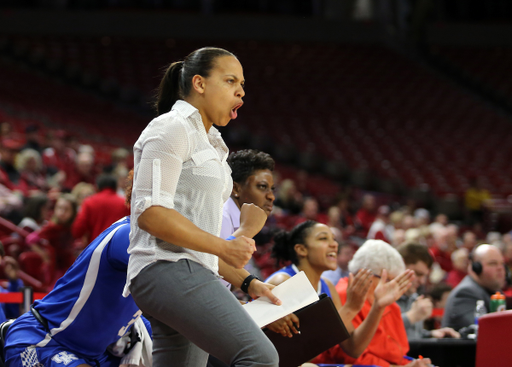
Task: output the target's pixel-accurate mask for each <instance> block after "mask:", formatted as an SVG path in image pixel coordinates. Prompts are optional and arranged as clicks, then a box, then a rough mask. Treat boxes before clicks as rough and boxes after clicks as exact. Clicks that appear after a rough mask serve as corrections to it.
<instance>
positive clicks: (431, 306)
mask: <svg viewBox="0 0 512 367" xmlns="http://www.w3.org/2000/svg"><path fill="white" fill-rule="evenodd" d="M1 133H2V137H1V144H0V215H1V217H2V218H4V219H6V220H7V221H8V222H9V223H11V224H13V225H15V226H17V227H18V229H19V230H21V232H20V231H18V232H16V231H13V230H12V228H10V227H9V226H7V227H5V226H0V241H2V242H3V243H4V248H5V255H6V256H5V257H4V260H3V267H2V268H3V276H2V278H4V279H7V278H9V279H11V278H12V271H11V272H9V277H8V276H7V275H8V272H7V271H6V270H5V265H6V264H9V269H12V267H14V268H15V269H20V270H21V271H22V272H24V273H26V274H28V275H29V276H31V277H32V278H33V279H35V280H37V281H38V282H39V283H37V282H35V283H34V284H36V288H37V287H39V290H43V291H48V290H50V289H51V288H52V286H53V284H54V283H55V281H56V280H57V279H58V278H59V277H60V276H62V274H63V273H64V272H65V271H66V270H67V268H68V267H69V266H70V265H71V264H72V263H73V261H74V259H75V258H76V256H77V255H78V254H79V253H80V251H81V250H82V249H83V248H84V247H85V246H86V245H87V244H88V243H89V242H90V241H91V240H92V239H93V238H94V237H96V236H97V235H98V234H99V233H101V232H102V231H103V229H105V228H107V227H108V226H109V225H110V224H111V223H112V222H114V221H116V220H117V219H120V218H121V217H123V216H125V215H128V214H129V212H128V209H127V208H126V206H125V203H124V201H123V197H122V195H123V190H124V184H125V180H126V177H127V174H128V171H129V169H130V168H131V165H132V162H131V154H130V152H129V150H127V149H124V148H119V149H115V150H114V149H113V150H112V154H111V162H110V164H108V165H103V164H99V163H98V162H97V160H96V157H95V151H94V149H93V148H92V147H91V146H90V145H87V144H82V142H80V141H79V139H77V138H76V137H75V138H74V137H72V136H71V135H70V134H68V133H67V132H64V131H61V130H48V131H47V133H46V135H44V136H43V134H42V133H41V131H40V129H39V128H38V126H35V125H33V126H28V127H27V128H26V129H25V131H24V133H22V134H19V133H18V134H16V133H14V132H13V129H12V126H10V125H9V124H8V123H5V122H4V123H3V124H2V125H1ZM275 176H276V177H275V184H276V191H275V194H276V200H275V203H274V209H273V211H272V214H271V215H270V217H269V220H268V221H267V225H266V227H265V228H264V230H263V231H262V232H261V233H260V234H259V235H258V236H257V237H256V242H257V245H258V246H257V248H258V251H257V252H256V253H255V254H254V264H255V266H256V267H257V269H256V271H257V272H259V275H260V276H261V277H262V278H265V277H267V276H268V275H269V274H271V273H273V272H274V271H276V270H277V269H278V268H279V267H280V266H282V265H284V264H276V262H275V260H274V259H272V258H271V255H270V253H271V251H270V249H271V246H272V236H273V234H274V233H275V231H276V230H278V229H285V230H290V229H291V228H293V227H294V226H296V225H297V224H299V223H302V222H304V221H307V220H314V221H317V222H320V223H324V224H327V225H328V226H329V227H331V229H332V231H333V233H334V235H335V238H336V240H337V241H338V243H340V247H339V248H340V249H339V257H338V265H339V267H338V269H337V270H336V271H332V272H330V273H329V274H326V277H329V279H331V280H332V281H333V283H334V284H336V283H337V281H338V280H339V279H340V278H342V277H346V276H347V275H348V263H349V261H350V260H351V258H352V256H353V254H354V252H355V251H356V250H357V249H358V248H359V247H360V246H361V245H362V243H364V241H365V240H366V239H378V240H383V241H385V242H387V243H389V244H391V245H392V246H393V247H395V248H397V249H398V250H399V251H401V250H400V249H401V248H402V246H404V244H410V243H414V244H416V245H418V246H421V247H423V248H424V249H426V251H428V254H429V256H431V258H432V262H429V261H424V263H425V269H423V272H422V274H418V272H417V271H416V270H418V269H414V270H415V271H416V273H417V276H418V278H421V279H422V281H421V282H420V283H419V284H417V287H416V288H417V289H416V288H415V295H414V298H411V299H410V300H409V301H410V302H409V308H410V309H412V310H413V311H416V312H417V313H423V314H422V315H421V317H418V316H417V315H416V316H414V317H413V321H414V322H411V324H415V323H418V322H420V323H421V325H419V324H418V325H417V326H415V327H416V335H436V332H434V333H433V334H432V333H431V332H426V331H422V330H424V328H427V329H430V330H438V329H440V326H441V317H442V311H440V310H437V311H435V312H432V310H436V309H442V308H443V305H444V303H446V298H447V297H448V294H449V290H450V289H452V288H455V287H456V286H457V285H458V284H459V283H460V282H461V281H462V280H463V279H464V278H465V277H466V275H467V273H468V264H469V262H470V260H469V259H470V254H471V253H472V252H473V250H474V249H475V248H476V247H477V246H478V245H479V244H481V243H489V244H491V245H493V246H494V247H496V248H497V249H498V250H499V251H500V252H501V253H502V254H503V256H504V259H505V262H506V265H507V267H509V268H510V267H512V235H511V234H510V233H503V234H501V233H497V232H489V233H485V232H484V231H482V229H481V228H482V226H481V214H480V213H479V212H476V213H475V212H472V213H470V214H471V215H470V216H469V221H468V222H467V224H466V223H463V224H462V225H461V223H460V222H457V223H454V222H451V221H450V219H449V218H448V217H447V216H446V215H444V214H442V213H438V214H436V215H435V216H434V214H435V213H431V212H429V211H428V210H426V209H424V208H417V207H414V205H411V203H410V202H407V204H406V205H403V206H400V205H398V204H396V202H393V203H391V202H389V203H387V202H383V200H382V198H380V197H379V196H378V195H375V194H373V193H365V194H363V195H360V197H359V198H357V197H356V195H354V194H350V191H348V190H346V191H344V193H343V194H340V196H339V197H338V198H337V199H336V200H333V201H332V203H331V205H330V206H328V207H322V205H321V204H320V203H319V201H318V199H317V198H315V197H314V196H311V195H310V194H309V193H308V192H307V188H306V187H307V185H305V183H307V180H308V178H307V174H305V173H299V174H297V176H296V178H295V179H292V178H286V179H280V174H279V168H277V169H276V172H275ZM474 196H476V195H473V197H474ZM324 202H325V200H324V201H322V202H321V203H324ZM4 227H5V228H4ZM20 233H21V234H20ZM18 263H19V264H18ZM405 263H406V265H407V266H408V267H409V265H410V264H408V263H407V261H405ZM13 264H14V265H13ZM413 265H414V264H413ZM420 272H421V271H420ZM34 284H30V285H32V286H34ZM4 285H5V286H6V287H8V285H7V282H4ZM507 286H508V285H506V287H507ZM416 292H417V293H416ZM418 294H419V295H420V296H418ZM418 297H419V298H418ZM427 300H428V301H427ZM429 310H430V312H429ZM407 312H408V311H407ZM426 314H428V317H423V316H425V315H426ZM432 314H434V315H435V316H434V317H430V316H431V315H432ZM437 335H439V333H437Z"/></svg>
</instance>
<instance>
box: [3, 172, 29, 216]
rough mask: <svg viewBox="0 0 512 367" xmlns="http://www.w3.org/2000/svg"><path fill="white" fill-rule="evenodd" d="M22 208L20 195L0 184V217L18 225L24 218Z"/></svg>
mask: <svg viewBox="0 0 512 367" xmlns="http://www.w3.org/2000/svg"><path fill="white" fill-rule="evenodd" d="M0 175H1V172H0ZM22 207H23V201H22V200H21V197H20V195H18V193H16V192H14V191H12V190H10V189H8V188H7V187H6V186H4V185H3V184H2V183H0V215H1V216H2V217H3V218H5V219H7V220H10V221H11V222H13V223H18V222H20V221H21V219H22V218H23V217H22V214H21V211H22Z"/></svg>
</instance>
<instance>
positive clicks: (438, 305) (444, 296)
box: [424, 282, 452, 330]
mask: <svg viewBox="0 0 512 367" xmlns="http://www.w3.org/2000/svg"><path fill="white" fill-rule="evenodd" d="M451 291H452V287H450V286H449V285H448V284H446V283H443V282H440V283H437V284H436V285H434V287H433V288H432V289H431V290H430V292H429V293H428V297H429V298H430V299H431V300H432V305H433V306H434V310H433V312H432V317H431V318H429V319H427V320H425V324H424V325H425V329H427V330H436V329H440V328H441V321H442V319H443V314H444V308H445V306H446V301H447V300H448V296H449V295H450V292H451Z"/></svg>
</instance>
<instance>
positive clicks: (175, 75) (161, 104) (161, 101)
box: [155, 61, 183, 116]
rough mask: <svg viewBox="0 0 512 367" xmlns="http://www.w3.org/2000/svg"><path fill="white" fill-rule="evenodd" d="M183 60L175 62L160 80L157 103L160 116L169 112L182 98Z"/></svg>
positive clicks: (157, 111)
mask: <svg viewBox="0 0 512 367" xmlns="http://www.w3.org/2000/svg"><path fill="white" fill-rule="evenodd" d="M181 69H183V61H177V62H173V63H172V64H171V65H170V66H169V68H168V69H167V71H166V72H165V75H164V77H163V79H162V81H161V82H160V86H159V87H158V95H157V100H156V103H155V108H156V113H157V114H158V116H160V115H161V114H163V113H166V112H169V111H170V110H171V108H172V106H173V105H174V104H175V103H176V101H177V100H178V99H180V97H181V96H180V84H181V83H180V79H181Z"/></svg>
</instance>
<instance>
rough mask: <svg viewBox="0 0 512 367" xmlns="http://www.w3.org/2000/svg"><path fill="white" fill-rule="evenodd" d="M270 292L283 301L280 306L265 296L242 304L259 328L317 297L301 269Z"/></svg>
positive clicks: (311, 301)
mask: <svg viewBox="0 0 512 367" xmlns="http://www.w3.org/2000/svg"><path fill="white" fill-rule="evenodd" d="M272 293H273V294H274V295H275V296H276V297H277V298H279V299H280V300H281V301H282V302H283V304H282V305H281V306H277V305H275V304H273V303H271V302H270V300H269V299H268V298H267V297H260V298H258V299H256V300H254V301H252V302H249V303H246V304H245V305H244V306H243V307H244V308H245V310H246V311H247V312H248V313H249V316H251V317H252V319H253V320H254V321H255V322H256V324H257V325H258V326H259V327H260V328H261V327H263V326H266V325H268V324H270V323H272V322H274V321H276V320H279V319H280V318H282V317H284V316H286V315H289V314H291V313H292V312H295V311H297V310H298V309H301V308H302V307H305V306H307V305H309V304H311V303H313V302H316V301H318V299H319V298H318V294H317V293H316V290H315V289H314V288H313V286H312V285H311V283H310V281H309V279H308V277H307V276H306V273H304V272H303V271H301V272H299V273H298V274H295V275H294V276H293V277H291V278H290V279H288V280H286V281H284V282H283V283H281V284H279V285H278V286H277V287H275V288H274V289H272Z"/></svg>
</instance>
